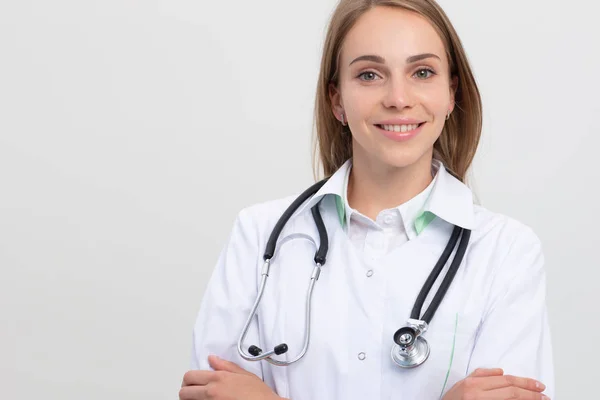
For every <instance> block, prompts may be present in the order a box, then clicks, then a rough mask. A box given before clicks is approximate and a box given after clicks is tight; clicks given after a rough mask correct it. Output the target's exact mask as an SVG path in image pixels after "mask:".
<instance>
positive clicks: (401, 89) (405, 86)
mask: <svg viewBox="0 0 600 400" xmlns="http://www.w3.org/2000/svg"><path fill="white" fill-rule="evenodd" d="M413 103H414V96H413V93H412V90H411V87H410V83H409V82H406V80H404V79H402V77H398V78H394V79H390V80H389V85H388V86H387V89H386V93H385V97H384V98H383V105H384V106H385V107H386V108H393V107H395V108H397V109H402V108H405V107H411V106H413V105H414V104H413Z"/></svg>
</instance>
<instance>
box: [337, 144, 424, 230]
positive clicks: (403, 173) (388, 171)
mask: <svg viewBox="0 0 600 400" xmlns="http://www.w3.org/2000/svg"><path fill="white" fill-rule="evenodd" d="M431 158H432V155H431V154H428V155H425V156H423V157H421V159H419V160H418V161H417V162H415V163H414V164H411V165H408V166H405V167H395V166H391V165H389V164H385V163H382V162H380V161H378V160H375V161H372V160H369V159H367V158H365V157H360V156H359V157H356V156H355V157H353V160H352V170H351V171H350V177H349V181H348V204H349V205H350V207H352V208H353V209H355V210H357V211H359V212H360V213H361V214H363V215H365V216H367V217H369V218H371V219H372V220H375V219H376V218H377V215H379V213H380V212H381V211H382V210H385V209H389V208H394V207H397V206H399V205H401V204H404V203H406V202H407V201H409V200H410V199H412V198H413V197H415V196H416V195H418V194H419V193H421V192H422V191H423V190H425V188H426V187H427V186H428V185H429V184H430V183H431V181H432V180H433V178H432V176H431Z"/></svg>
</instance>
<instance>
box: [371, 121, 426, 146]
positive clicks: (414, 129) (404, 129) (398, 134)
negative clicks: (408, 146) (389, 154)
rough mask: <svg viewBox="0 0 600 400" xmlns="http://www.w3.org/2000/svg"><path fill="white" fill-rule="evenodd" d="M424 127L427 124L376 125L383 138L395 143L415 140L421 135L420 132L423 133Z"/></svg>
mask: <svg viewBox="0 0 600 400" xmlns="http://www.w3.org/2000/svg"><path fill="white" fill-rule="evenodd" d="M423 125H425V122H421V123H419V124H407V125H382V124H375V126H376V127H377V128H378V129H379V132H381V133H382V134H383V136H385V137H386V138H388V139H391V140H393V141H395V142H404V141H407V140H410V139H412V138H414V137H415V136H417V135H418V134H419V132H421V130H422V128H423Z"/></svg>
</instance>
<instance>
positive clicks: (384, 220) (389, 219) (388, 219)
mask: <svg viewBox="0 0 600 400" xmlns="http://www.w3.org/2000/svg"><path fill="white" fill-rule="evenodd" d="M393 220H394V217H392V216H391V215H386V216H385V218H384V219H383V222H385V223H386V224H388V225H389V224H391V223H392V221H393Z"/></svg>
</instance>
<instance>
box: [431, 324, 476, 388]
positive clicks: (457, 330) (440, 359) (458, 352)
mask: <svg viewBox="0 0 600 400" xmlns="http://www.w3.org/2000/svg"><path fill="white" fill-rule="evenodd" d="M436 322H437V323H436V324H432V326H431V327H430V328H431V329H430V330H429V331H428V332H426V333H425V335H424V336H423V337H424V338H425V339H426V340H427V341H428V343H429V346H430V349H431V353H430V356H429V358H430V359H429V360H427V362H426V364H428V367H429V371H428V373H427V375H426V377H425V380H426V382H427V386H429V388H428V389H425V388H424V389H423V390H426V391H427V393H422V397H419V398H423V399H425V398H427V399H429V398H431V399H434V398H440V399H441V398H442V397H443V395H444V394H445V393H446V392H447V391H448V390H450V389H451V388H452V387H453V386H454V385H455V384H456V383H458V382H459V381H461V380H462V379H464V378H465V377H466V374H467V370H468V368H469V359H470V356H471V351H472V347H473V343H474V336H475V333H476V330H477V322H476V321H475V320H473V319H472V318H471V317H470V316H469V315H467V314H462V313H459V312H457V313H455V314H454V315H453V316H452V315H447V316H446V317H445V318H443V319H441V320H438V321H436ZM425 394H427V395H425Z"/></svg>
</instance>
